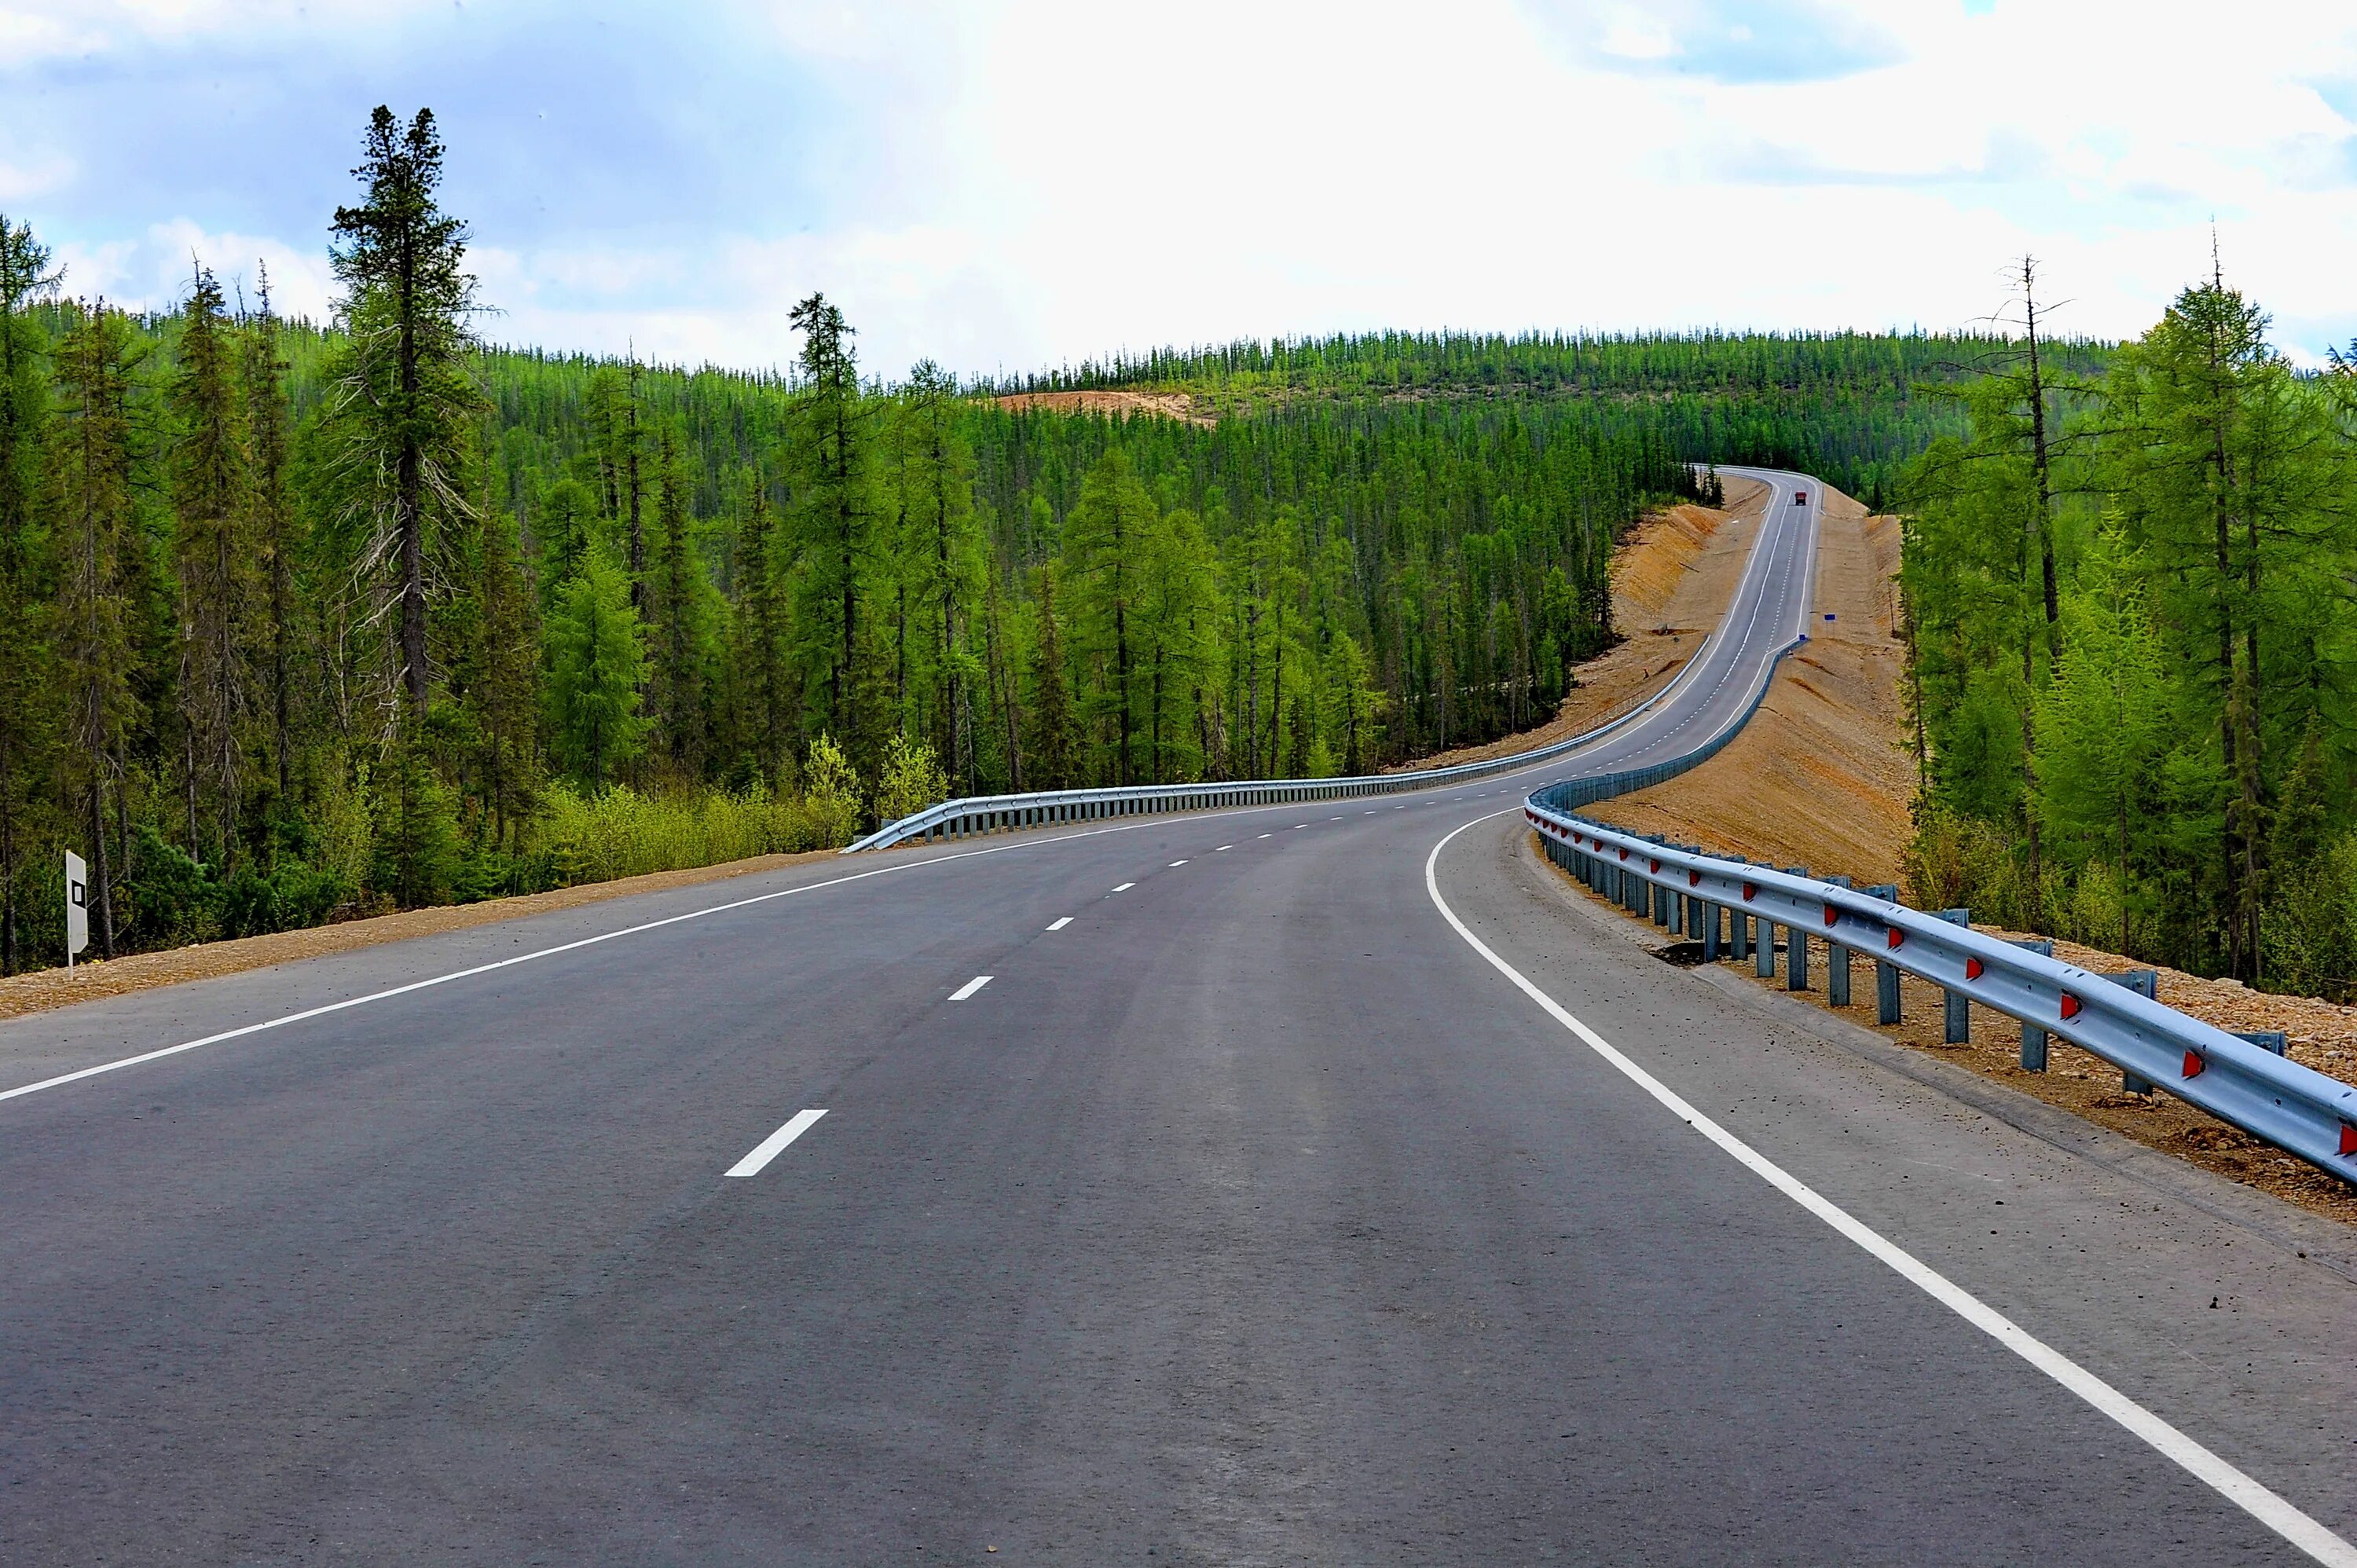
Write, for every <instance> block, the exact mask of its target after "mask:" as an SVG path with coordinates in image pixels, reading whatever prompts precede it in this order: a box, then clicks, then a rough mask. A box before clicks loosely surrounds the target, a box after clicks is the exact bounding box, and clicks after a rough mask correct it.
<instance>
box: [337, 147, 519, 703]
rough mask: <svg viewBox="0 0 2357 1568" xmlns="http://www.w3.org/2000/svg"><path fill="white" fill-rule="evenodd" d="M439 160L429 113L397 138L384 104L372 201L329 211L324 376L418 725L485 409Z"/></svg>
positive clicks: (458, 229) (462, 266)
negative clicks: (336, 332) (331, 336)
mask: <svg viewBox="0 0 2357 1568" xmlns="http://www.w3.org/2000/svg"><path fill="white" fill-rule="evenodd" d="M443 151H444V149H443V145H442V139H441V137H440V135H439V134H437V133H436V130H435V126H434V113H433V111H432V110H429V109H420V110H419V111H418V112H417V113H416V115H415V117H414V118H413V119H412V120H411V121H410V123H409V125H408V127H407V129H405V130H404V128H403V127H402V126H401V124H400V123H399V122H398V121H397V120H395V119H394V117H393V111H392V110H390V109H388V108H386V107H385V106H384V105H382V104H379V105H378V106H377V109H376V112H375V113H373V114H372V115H371V117H370V120H369V129H368V134H367V138H366V142H365V150H364V151H363V153H362V156H361V163H360V166H359V167H357V168H355V169H354V170H353V171H352V173H353V175H354V177H357V178H359V179H361V180H362V181H363V182H365V184H366V186H367V190H366V194H365V195H364V197H363V198H362V200H361V204H360V205H359V206H357V207H339V208H338V209H336V220H335V234H336V240H337V243H336V245H335V246H334V248H333V250H332V252H330V259H331V262H332V264H333V266H334V269H335V274H336V280H337V282H339V284H341V285H343V290H344V293H343V296H342V298H341V299H340V300H339V302H338V315H339V323H340V325H341V326H342V327H343V328H344V330H345V332H346V333H347V334H348V336H347V337H346V338H344V339H343V341H342V342H341V343H340V344H339V349H338V352H337V354H336V357H335V360H334V362H333V364H332V367H331V374H332V379H333V388H332V391H331V392H330V397H329V403H328V423H329V429H330V432H331V434H332V436H333V445H334V462H335V465H336V467H338V469H339V471H340V474H341V477H342V478H343V479H344V481H345V484H346V487H347V489H348V492H349V493H350V497H351V502H350V505H351V509H352V510H353V512H354V514H355V515H354V516H353V517H351V518H350V522H351V523H352V524H355V525H356V526H357V532H358V533H359V535H360V540H361V556H362V560H363V562H364V563H365V564H367V565H369V566H371V567H372V568H374V569H375V570H377V571H378V572H379V573H380V574H381V575H382V580H383V582H384V585H385V589H386V592H387V594H388V597H389V600H390V602H391V604H392V606H393V624H394V626H395V628H396V633H395V635H396V641H395V649H394V662H395V665H396V668H397V671H398V675H399V680H400V685H401V690H402V693H403V694H404V697H405V699H406V702H407V706H408V710H409V711H410V712H411V713H412V714H416V715H419V716H423V714H424V713H425V704H426V696H427V687H428V685H429V683H430V682H431V679H432V668H433V667H432V664H431V662H430V660H429V652H428V650H427V647H426V618H427V617H426V600H427V596H428V594H429V592H430V591H431V586H432V584H433V583H434V581H435V580H436V572H435V557H436V553H437V552H438V550H439V548H440V546H441V541H440V539H439V533H440V532H441V529H442V527H443V525H444V522H445V521H446V520H447V521H452V522H455V521H457V520H459V519H462V518H463V517H464V516H465V514H466V512H467V510H468V509H467V504H466V501H465V500H464V499H463V494H462V491H461V489H460V488H459V487H460V485H461V482H462V476H463V469H464V467H465V462H466V455H467V447H468V438H469V436H470V435H472V431H473V424H474V420H475V418H476V416H477V414H478V413H479V409H480V407H481V403H482V398H481V393H480V392H479V390H478V388H477V387H476V385H475V382H474V381H473V379H472V377H471V376H470V375H469V374H468V360H469V358H470V357H471V356H472V355H473V353H474V351H475V349H476V343H475V338H474V335H473V332H472V329H471V328H470V327H469V325H468V322H469V319H470V317H471V316H472V314H473V312H474V310H475V309H476V297H475V279H474V278H473V276H472V275H470V274H468V272H467V270H466V255H467V241H468V230H467V225H466V224H465V223H464V222H463V221H462V220H459V219H457V218H454V217H452V216H451V215H450V214H448V213H447V212H445V211H443V210H442V209H441V206H440V204H439V200H438V199H437V197H436V188H438V187H439V186H440V184H441V182H442V158H443Z"/></svg>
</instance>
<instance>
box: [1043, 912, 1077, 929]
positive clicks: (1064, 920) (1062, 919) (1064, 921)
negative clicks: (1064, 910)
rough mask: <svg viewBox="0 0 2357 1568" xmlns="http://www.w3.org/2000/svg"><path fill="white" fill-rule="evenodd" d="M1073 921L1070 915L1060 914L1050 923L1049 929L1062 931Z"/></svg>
mask: <svg viewBox="0 0 2357 1568" xmlns="http://www.w3.org/2000/svg"><path fill="white" fill-rule="evenodd" d="M1071 923H1072V918H1071V916H1070V915H1059V916H1057V917H1056V918H1055V919H1054V920H1052V921H1050V922H1049V926H1048V929H1049V930H1051V931H1060V930H1062V929H1064V928H1065V927H1066V926H1069V925H1071Z"/></svg>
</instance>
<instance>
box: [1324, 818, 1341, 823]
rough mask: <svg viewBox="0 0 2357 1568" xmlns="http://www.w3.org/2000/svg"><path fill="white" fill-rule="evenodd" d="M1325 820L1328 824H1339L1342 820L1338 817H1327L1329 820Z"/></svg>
mask: <svg viewBox="0 0 2357 1568" xmlns="http://www.w3.org/2000/svg"><path fill="white" fill-rule="evenodd" d="M1326 820H1327V821H1328V822H1340V821H1341V820H1342V819H1341V818H1340V817H1329V818H1327V819H1326Z"/></svg>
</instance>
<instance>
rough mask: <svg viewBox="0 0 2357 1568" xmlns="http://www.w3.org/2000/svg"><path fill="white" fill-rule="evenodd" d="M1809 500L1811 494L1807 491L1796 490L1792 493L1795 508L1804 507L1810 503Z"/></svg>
mask: <svg viewBox="0 0 2357 1568" xmlns="http://www.w3.org/2000/svg"><path fill="white" fill-rule="evenodd" d="M1808 499H1809V492H1808V491H1806V490H1794V491H1793V492H1792V504H1793V505H1794V506H1804V505H1806V504H1807V503H1808Z"/></svg>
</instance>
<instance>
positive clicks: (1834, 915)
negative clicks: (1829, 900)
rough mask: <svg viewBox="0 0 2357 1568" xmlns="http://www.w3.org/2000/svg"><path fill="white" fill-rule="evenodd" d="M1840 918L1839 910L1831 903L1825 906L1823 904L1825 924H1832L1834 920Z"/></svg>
mask: <svg viewBox="0 0 2357 1568" xmlns="http://www.w3.org/2000/svg"><path fill="white" fill-rule="evenodd" d="M1840 918H1841V911H1840V910H1838V909H1836V908H1834V907H1833V906H1832V905H1831V904H1828V905H1826V906H1825V924H1826V925H1828V926H1830V925H1832V924H1833V923H1834V922H1835V920H1838V919H1840Z"/></svg>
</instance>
